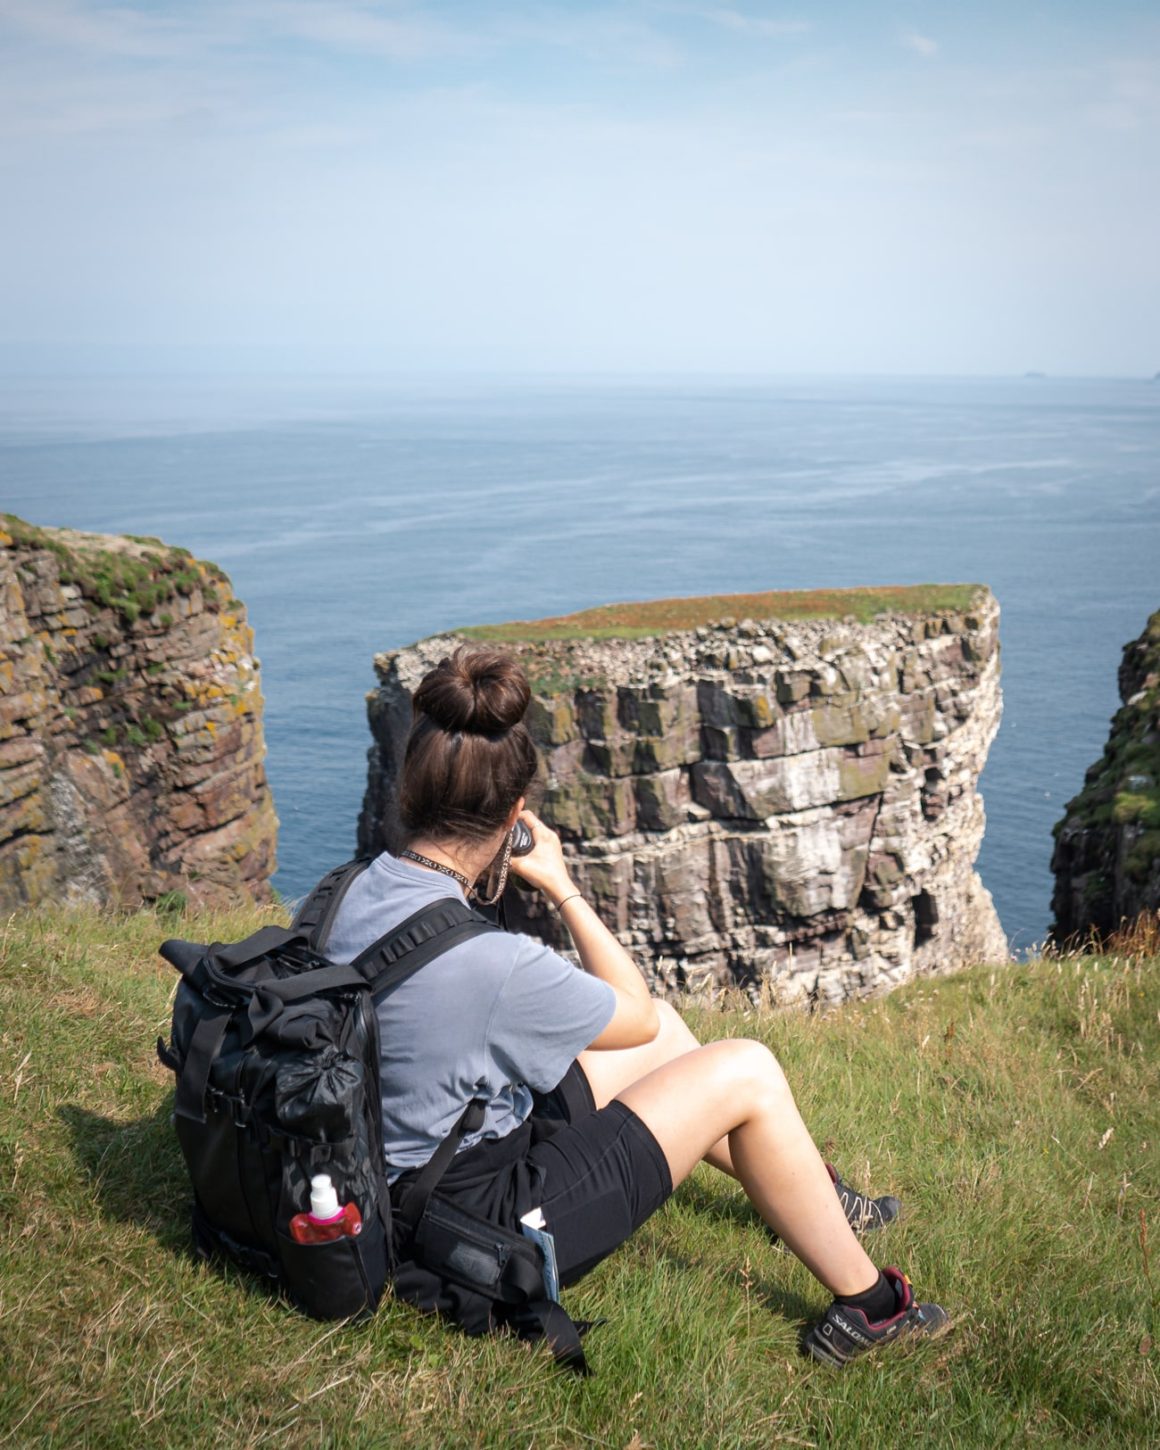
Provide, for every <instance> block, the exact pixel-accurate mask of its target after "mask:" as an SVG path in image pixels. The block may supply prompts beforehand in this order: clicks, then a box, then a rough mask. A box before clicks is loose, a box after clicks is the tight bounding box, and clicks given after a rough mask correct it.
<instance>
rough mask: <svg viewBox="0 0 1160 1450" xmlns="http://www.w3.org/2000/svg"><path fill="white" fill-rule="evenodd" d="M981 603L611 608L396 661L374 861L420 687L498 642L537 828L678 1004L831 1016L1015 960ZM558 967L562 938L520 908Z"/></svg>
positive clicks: (988, 631) (917, 590) (390, 675)
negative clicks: (999, 902)
mask: <svg viewBox="0 0 1160 1450" xmlns="http://www.w3.org/2000/svg"><path fill="white" fill-rule="evenodd" d="M998 613H999V611H998V605H997V603H996V602H995V600H994V598H993V596H992V595H991V594H990V592H989V591H988V590H986V589H985V588H982V587H980V586H973V585H961V586H916V587H913V588H900V589H890V590H887V589H877V590H835V591H827V592H824V593H821V592H784V593H775V594H764V595H733V596H722V597H719V598H713V599H682V600H660V601H655V602H652V603H648V604H634V605H616V606H609V607H607V608H605V609H600V610H590V611H586V612H585V613H583V614H580V615H573V616H566V617H563V618H557V619H549V620H542V621H533V622H530V623H519V622H517V623H512V624H507V625H500V626H490V627H486V626H485V627H474V628H470V629H464V630H460V631H457V632H452V633H449V634H444V635H439V636H435V637H433V638H430V639H426V640H422V641H420V642H419V643H417V644H415V645H412V646H410V647H409V648H407V649H403V650H396V651H392V652H390V653H387V654H383V655H379V656H377V657H376V660H375V667H376V671H377V673H378V677H379V682H380V683H379V687H378V689H377V690H375V691H374V692H372V694H371V695H370V696H369V697H368V710H369V718H370V724H371V732H372V735H373V738H374V744H373V746H372V749H371V753H370V765H369V775H368V785H367V793H366V798H365V802H364V807H363V813H362V817H361V820H360V831H359V838H360V846H361V847H362V848H363V849H368V850H375V849H381V848H382V847H383V846H391V847H396V846H397V845H398V835H397V828H396V826H395V791H396V787H397V782H398V774H399V770H400V768H401V765H402V758H403V747H404V744H405V740H406V735H407V731H408V728H409V725H410V718H411V696H412V692H413V691H414V689H415V688H416V686H417V685H418V683H419V680H420V679H421V678H422V676H423V674H424V673H425V672H426V671H427V670H428V669H429V668H431V667H432V666H433V665H434V664H435V663H437V662H438V660H439V659H441V658H442V657H443V656H444V655H446V654H447V653H448V652H449V651H450V650H451V649H452V648H453V647H454V646H455V645H457V644H460V643H470V642H472V641H482V640H486V641H489V642H491V641H494V642H497V643H499V644H501V645H502V646H503V647H504V648H506V649H508V650H510V651H511V652H512V653H513V654H515V655H516V656H517V657H518V658H519V659H520V661H521V663H522V664H523V666H524V669H525V671H526V672H527V674H528V677H529V680H530V681H531V684H532V689H533V704H532V708H531V710H530V711H529V717H528V718H529V725H530V728H531V730H532V733H533V735H534V737H535V738H536V741H537V744H538V745H539V747H540V750H541V754H542V779H541V781H540V782H539V792H538V794H539V802H538V807H537V808H538V809H539V810H540V812H541V813H542V815H543V816H544V818H545V819H546V820H548V821H549V822H551V823H552V824H553V826H554V827H555V828H556V829H557V830H558V831H559V832H560V834H561V836H562V837H563V840H564V843H565V850H566V852H567V854H568V856H569V858H570V863H571V866H572V869H573V871H574V874H575V875H576V878H577V880H578V882H579V884H580V885H581V886H582V887H583V889H584V890H585V891H586V892H587V893H588V894H589V896H590V897H591V898H592V899H593V901H594V903H595V905H596V907H597V909H598V910H599V911H600V912H601V914H602V915H603V917H604V919H605V920H606V921H607V922H608V923H609V925H610V926H611V927H612V928H613V930H615V931H616V932H617V934H618V936H619V937H620V939H621V941H622V942H623V943H624V945H625V946H626V947H627V948H628V949H629V950H630V951H632V952H633V953H634V954H635V956H636V959H637V960H638V962H640V964H641V965H642V967H643V968H644V969H645V971H646V972H647V973H648V975H649V976H650V978H651V979H652V980H653V982H654V983H655V984H656V986H657V987H658V988H659V989H661V990H667V991H672V992H674V993H687V992H693V993H697V994H701V995H706V994H707V995H709V996H712V995H713V994H714V993H715V992H716V991H717V990H718V989H719V988H721V987H723V986H728V985H740V986H742V987H743V988H745V989H746V990H748V991H749V992H750V993H751V995H753V996H754V997H755V998H763V999H766V1000H773V1001H776V1002H785V1003H802V1004H805V1003H825V1002H833V1001H837V1000H840V999H842V998H845V997H850V996H860V995H865V994H867V993H870V992H874V991H879V990H883V989H885V988H888V987H890V986H894V985H896V984H897V983H899V982H902V981H905V980H907V979H909V978H910V977H913V976H915V975H916V974H921V973H930V972H939V971H945V970H951V969H953V968H955V967H958V966H962V965H966V964H968V963H971V962H977V961H981V960H1005V959H1006V958H1007V956H1008V949H1007V942H1006V939H1005V937H1004V935H1003V933H1002V930H1001V928H1000V926H999V921H998V918H997V916H996V914H995V910H994V906H993V904H992V902H991V899H990V896H989V894H988V893H987V891H986V890H985V888H984V887H983V885H982V883H981V881H980V880H979V878H978V876H977V874H976V872H975V869H974V862H975V857H976V855H977V852H978V848H979V844H980V842H981V840H982V834H983V809H982V802H981V800H980V798H979V795H978V791H977V783H978V778H979V774H980V772H981V770H982V767H983V764H984V762H985V760H986V755H987V750H988V748H989V746H990V743H991V741H992V739H993V737H994V734H995V731H996V730H997V728H998V724H999V716H1000V708H1001V704H1000V693H999V645H998ZM511 896H512V898H513V907H514V912H515V914H516V916H517V917H518V919H519V921H520V922H521V923H522V924H524V925H526V926H527V927H528V928H529V929H531V930H534V931H535V933H536V934H537V935H539V936H541V937H544V938H546V939H548V940H550V941H553V942H555V943H557V944H558V945H560V946H566V945H567V939H566V937H565V936H564V934H563V933H562V930H561V927H560V925H559V923H558V921H557V920H556V918H555V916H554V915H553V914H551V913H549V912H546V911H545V910H544V909H543V907H542V904H541V903H539V902H538V901H537V900H536V899H535V898H534V897H524V896H522V895H520V894H519V893H511Z"/></svg>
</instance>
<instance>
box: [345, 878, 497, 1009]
mask: <svg viewBox="0 0 1160 1450" xmlns="http://www.w3.org/2000/svg"><path fill="white" fill-rule="evenodd" d="M497 930H498V927H496V926H493V925H492V923H491V922H490V921H488V920H487V919H486V918H485V917H483V916H481V915H480V913H479V912H478V911H475V910H473V909H472V908H471V907H470V906H468V904H467V903H466V901H460V900H459V899H458V898H456V897H452V896H448V897H446V898H445V899H443V900H441V901H433V902H431V903H429V904H428V905H427V906H421V907H420V908H419V910H418V911H415V912H412V913H411V915H410V916H409V917H407V919H406V921H403V922H400V923H399V925H398V926H396V927H392V929H391V930H390V931H389V932H386V933H384V935H383V936H381V937H379V938H378V940H377V941H373V942H371V944H370V946H369V947H367V948H366V949H365V950H364V951H361V952H360V953H359V954H358V956H357V957H355V959H354V961H353V962H351V964H350V965H351V969H352V970H353V971H356V972H359V973H360V974H361V975H362V976H363V978H364V979H365V980H366V983H367V985H368V986H369V987H370V989H371V992H372V993H373V994H374V995H375V996H378V995H379V994H380V993H382V992H385V991H386V990H387V989H388V988H389V987H394V986H397V985H398V984H399V983H400V982H404V981H406V979H407V978H408V977H410V976H413V975H414V973H415V972H417V971H418V970H419V968H420V967H425V966H426V965H427V963H428V962H430V961H433V960H434V959H435V957H437V956H440V955H441V954H442V953H443V952H445V951H448V950H450V948H451V947H453V946H457V945H458V944H459V943H460V942H463V941H469V940H470V939H471V938H472V937H475V936H482V935H483V934H484V933H485V932H491V931H497Z"/></svg>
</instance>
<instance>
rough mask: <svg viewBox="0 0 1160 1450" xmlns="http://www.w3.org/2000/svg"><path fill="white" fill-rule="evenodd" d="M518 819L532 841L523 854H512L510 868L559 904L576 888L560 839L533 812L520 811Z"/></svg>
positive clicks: (556, 904) (555, 903)
mask: <svg viewBox="0 0 1160 1450" xmlns="http://www.w3.org/2000/svg"><path fill="white" fill-rule="evenodd" d="M520 820H521V821H523V823H524V825H525V826H527V828H528V829H529V830H530V831H531V833H532V840H533V841H534V842H535V844H534V845H533V847H532V849H531V850H530V851H529V852H528V853H527V855H526V856H513V857H512V858H511V867H510V869H511V870H512V871H514V872H515V874H516V875H517V876H519V877H520V878H521V879H522V880H524V881H526V882H527V883H528V885H529V886H535V887H536V888H537V889H538V890H540V891H542V892H543V893H544V895H545V896H546V897H547V898H548V900H549V901H550V902H551V903H552V905H553V906H558V905H559V904H560V902H561V901H563V899H564V897H565V896H570V895H571V894H572V892H574V891H575V890H576V883H575V882H574V881H573V880H572V878H571V876H570V875H569V874H568V866H567V863H566V862H565V860H564V848H563V846H561V844H560V838H559V836H557V834H556V833H555V831H553V830H552V828H551V826H546V825H545V824H544V822H543V821H541V820H540V818H539V816H537V815H535V814H533V812H532V811H529V810H522V811H521V812H520Z"/></svg>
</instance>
